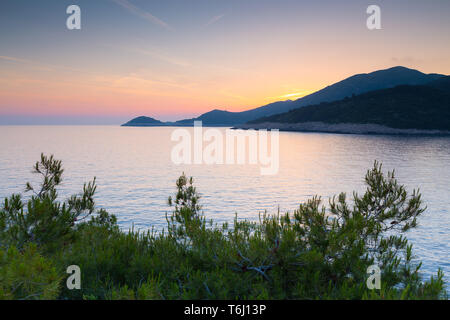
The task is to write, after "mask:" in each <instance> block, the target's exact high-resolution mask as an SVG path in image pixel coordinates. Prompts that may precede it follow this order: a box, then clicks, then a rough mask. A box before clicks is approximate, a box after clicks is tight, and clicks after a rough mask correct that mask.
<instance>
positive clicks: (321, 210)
mask: <svg viewBox="0 0 450 320" xmlns="http://www.w3.org/2000/svg"><path fill="white" fill-rule="evenodd" d="M49 159H51V160H49ZM52 159H53V158H45V157H43V159H41V163H42V164H43V165H44V164H47V167H49V168H50V169H49V172H50V176H49V178H47V179H45V176H46V175H44V183H43V186H44V185H46V187H42V188H41V189H42V190H44V191H43V192H42V194H41V195H39V193H38V194H37V195H36V196H34V197H32V199H30V200H29V202H28V203H27V207H28V208H31V209H32V210H35V209H34V208H35V207H36V206H37V205H38V204H41V202H42V201H43V200H42V199H41V198H42V197H43V199H46V201H47V202H48V203H47V205H46V207H45V210H49V211H48V212H47V211H45V210H43V211H41V212H43V213H41V214H42V216H44V217H47V218H45V219H42V218H41V216H37V215H34V213H32V217H33V218H32V219H31V218H27V217H26V215H27V213H28V212H30V209H28V210H27V211H23V210H22V209H20V210H19V209H18V207H20V206H17V205H16V206H15V208H16V209H15V210H12V211H11V209H10V208H11V200H7V201H5V202H7V203H6V205H5V206H4V208H3V209H2V210H1V214H2V215H1V217H2V218H1V219H0V221H1V223H2V224H1V225H0V226H2V229H1V230H2V231H1V236H0V239H1V241H2V242H1V246H0V247H4V248H5V249H4V251H2V252H9V251H8V250H13V252H16V253H15V255H16V256H19V257H22V256H26V255H25V253H26V252H27V251H23V253H20V252H19V251H18V250H17V249H14V248H13V246H17V247H18V248H22V249H21V250H24V248H25V250H30V249H29V248H30V247H29V246H31V248H34V249H33V250H37V248H40V250H42V252H43V253H44V254H45V258H42V257H41V256H39V257H40V259H44V260H42V261H43V262H42V264H44V262H45V263H46V264H45V266H46V268H43V270H44V269H45V270H47V271H46V272H44V271H43V273H42V275H40V276H41V277H46V278H45V279H48V280H46V281H39V282H40V283H47V284H48V285H49V286H50V287H51V288H54V287H53V286H55V284H54V281H55V279H59V280H58V281H59V287H60V288H61V289H60V290H59V291H51V290H47V291H45V292H51V294H53V296H52V295H51V294H50V293H48V294H46V295H45V296H42V297H45V298H53V297H56V294H57V293H55V292H59V296H58V298H61V299H126V300H131V299H438V298H445V290H444V282H443V274H442V272H441V271H440V270H439V271H438V274H437V276H436V277H433V278H431V279H430V280H429V281H424V280H423V279H422V278H421V276H420V273H419V271H420V264H419V265H415V264H413V262H412V261H413V254H412V246H411V245H409V244H408V241H407V239H406V238H405V233H406V232H407V231H408V230H410V229H411V228H415V227H416V226H417V219H418V217H419V216H420V215H421V214H422V213H423V212H424V208H423V206H422V201H421V198H420V193H419V192H418V191H413V192H412V194H408V193H407V191H406V190H405V188H404V187H403V186H401V185H399V184H398V183H397V180H396V179H395V176H394V173H388V174H387V176H386V175H384V173H383V172H382V168H381V165H379V164H378V163H375V165H374V168H373V169H372V170H369V171H368V173H367V175H366V184H367V190H366V192H365V193H364V194H363V195H358V194H356V193H355V194H353V199H352V201H351V202H349V201H347V199H346V195H345V194H340V195H339V196H338V197H336V198H334V199H332V200H331V201H330V203H329V205H328V207H326V206H324V205H323V203H322V201H321V199H320V198H318V197H315V198H313V199H311V200H309V201H307V202H306V203H304V204H301V205H300V206H299V208H298V209H297V210H295V212H293V213H292V214H284V215H281V214H277V215H275V216H268V215H262V216H260V221H259V222H249V221H238V220H237V218H236V219H235V221H234V224H233V225H232V227H230V226H229V225H228V224H223V225H222V226H217V225H213V223H212V221H210V222H209V223H207V221H206V219H205V217H204V216H203V214H202V213H201V206H200V204H199V199H200V197H199V195H198V193H197V190H196V189H195V187H194V184H193V179H192V178H190V179H188V178H187V177H186V176H185V175H184V174H183V175H182V176H181V177H180V178H179V179H178V180H177V183H176V186H177V190H176V193H175V196H174V198H169V204H170V205H172V206H173V207H174V208H173V211H172V213H171V214H169V215H167V222H168V228H167V230H165V231H162V232H158V233H157V232H154V231H153V230H150V231H148V232H136V231H134V230H129V231H128V232H123V231H122V230H120V228H119V227H118V225H117V219H116V217H115V216H113V215H110V214H108V213H107V212H106V211H104V210H99V211H97V212H96V213H95V214H94V212H95V210H94V201H93V195H94V192H95V185H94V184H89V185H87V186H85V189H84V192H83V195H82V196H81V197H72V198H71V199H70V200H69V201H67V202H65V203H64V204H59V203H58V202H57V201H56V197H55V195H56V190H55V186H56V185H57V184H58V181H60V179H61V176H60V175H58V174H57V173H58V172H62V171H61V166H60V163H58V162H56V163H55V162H54V160H52ZM44 160H45V161H44ZM50 164H51V165H50ZM39 170H40V171H41V172H43V170H41V169H39ZM29 189H30V188H29ZM30 190H31V189H30ZM13 198H14V196H13V197H11V198H10V199H13ZM77 199H78V200H77ZM16 201H18V200H16ZM74 203H78V205H73V204H74ZM70 204H72V205H70ZM55 208H57V209H55ZM63 209H64V210H63ZM18 212H19V213H20V214H18ZM25 212H26V213H25ZM31 212H33V211H31ZM82 212H84V214H83V215H81V213H82ZM64 214H67V215H68V216H70V218H72V220H70V219H69V218H67V219H66V218H58V217H57V216H64ZM80 215H81V216H82V217H89V219H85V218H83V219H79V221H78V222H76V223H74V221H73V217H80ZM18 217H20V218H18ZM22 217H23V218H22ZM49 217H53V219H54V220H52V219H49ZM22 219H24V220H22ZM28 219H31V220H28ZM24 221H27V222H26V223H25V222H24ZM28 221H31V222H32V223H29V222H28ZM49 221H50V222H49ZM49 223H50V226H51V227H48V226H47V224H49ZM52 223H54V224H52ZM28 226H32V228H27V227H28ZM44 226H47V229H46V231H44V230H42V229H40V228H43V227H44ZM16 229H17V230H19V231H14V232H13V230H16ZM30 230H32V231H31V232H30ZM30 234H32V235H35V236H34V237H33V236H31V235H30ZM19 235H20V236H19ZM8 247H9V248H10V249H7V248H8ZM56 248H57V249H58V250H56ZM14 250H16V251H14ZM34 252H36V251H34ZM3 254H5V253H3ZM35 254H37V253H35ZM3 261H9V259H7V260H3ZM12 261H14V260H12ZM69 265H78V266H79V267H80V269H81V273H82V274H81V281H82V285H81V289H80V290H69V289H67V288H66V286H65V283H64V281H65V278H66V277H67V274H65V269H66V268H67V266H69ZM372 265H377V266H378V267H379V268H380V270H381V289H380V290H370V289H368V288H367V286H366V280H367V277H368V274H367V268H368V267H369V266H372ZM51 266H54V267H51ZM9 268H10V270H14V269H11V268H13V267H9ZM14 268H16V267H14ZM52 268H53V269H52ZM17 270H20V269H19V268H17ZM49 270H53V271H51V272H50V271H49ZM54 270H57V272H58V275H59V277H56V276H55V274H53V273H52V272H54ZM9 272H10V273H8V274H9V276H8V277H9V279H10V280H9V281H10V282H8V283H20V282H21V281H29V282H33V279H34V277H35V276H36V275H35V273H33V272H29V273H25V274H23V275H22V276H21V277H20V276H19V275H16V274H14V273H11V271H9ZM50 276H52V277H53V278H52V277H50ZM55 277H56V278H55ZM61 279H62V280H61ZM50 280H51V281H50ZM11 281H12V282H11ZM52 281H53V282H52ZM50 283H51V285H50ZM11 287H12V285H9V287H6V289H2V290H3V291H2V292H6V293H5V294H3V296H4V297H6V298H9V299H15V298H17V297H19V296H16V295H11V294H10V293H9V292H10V291H11V289H10V288H11ZM2 288H3V287H2ZM28 292H29V293H28ZM35 292H44V290H43V289H42V290H38V289H36V288H32V289H30V290H28V291H27V292H26V293H24V294H20V297H22V298H27V297H28V298H30V297H34V296H33V295H32V294H35ZM30 295H32V296H30Z"/></svg>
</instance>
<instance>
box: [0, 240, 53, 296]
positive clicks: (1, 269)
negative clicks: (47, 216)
mask: <svg viewBox="0 0 450 320" xmlns="http://www.w3.org/2000/svg"><path fill="white" fill-rule="evenodd" d="M61 279H62V277H61V276H60V275H59V274H58V272H57V271H56V268H55V267H54V266H53V264H52V262H51V261H49V260H48V259H46V258H44V257H43V256H41V255H40V254H39V252H38V250H37V247H36V245H34V244H27V245H25V247H24V249H23V251H22V252H20V251H19V250H18V249H17V248H15V247H10V248H9V249H8V250H4V249H1V248H0V299H8V300H11V299H55V298H57V297H58V295H59V289H60V282H61Z"/></svg>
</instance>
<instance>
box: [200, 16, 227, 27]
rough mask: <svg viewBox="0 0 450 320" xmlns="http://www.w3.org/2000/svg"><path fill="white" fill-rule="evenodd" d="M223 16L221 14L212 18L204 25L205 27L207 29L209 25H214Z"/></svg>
mask: <svg viewBox="0 0 450 320" xmlns="http://www.w3.org/2000/svg"><path fill="white" fill-rule="evenodd" d="M224 16H225V15H224V14H221V15H218V16H214V17H212V18H211V20H209V21H208V22H207V23H206V24H205V27H207V26H209V25H212V24H213V23H216V22H217V21H219V20H220V19H222V18H223V17H224Z"/></svg>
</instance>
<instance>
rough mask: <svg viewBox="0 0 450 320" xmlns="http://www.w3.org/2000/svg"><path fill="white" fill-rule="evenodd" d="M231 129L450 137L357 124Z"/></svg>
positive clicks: (434, 132) (435, 132) (273, 124)
mask: <svg viewBox="0 0 450 320" xmlns="http://www.w3.org/2000/svg"><path fill="white" fill-rule="evenodd" d="M233 129H244V130H248V129H279V130H280V131H297V132H324V133H344V134H388V135H450V131H443V130H421V129H398V128H390V127H386V126H382V125H379V124H357V123H336V124H333V123H324V122H303V123H276V122H263V123H257V124H242V125H239V126H236V127H234V128H233Z"/></svg>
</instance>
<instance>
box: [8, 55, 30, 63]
mask: <svg viewBox="0 0 450 320" xmlns="http://www.w3.org/2000/svg"><path fill="white" fill-rule="evenodd" d="M0 59H2V60H8V61H13V62H20V63H32V61H30V60H26V59H20V58H15V57H8V56H0Z"/></svg>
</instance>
